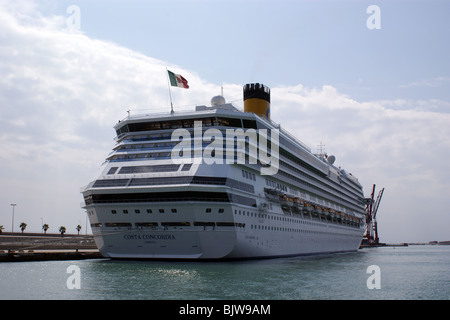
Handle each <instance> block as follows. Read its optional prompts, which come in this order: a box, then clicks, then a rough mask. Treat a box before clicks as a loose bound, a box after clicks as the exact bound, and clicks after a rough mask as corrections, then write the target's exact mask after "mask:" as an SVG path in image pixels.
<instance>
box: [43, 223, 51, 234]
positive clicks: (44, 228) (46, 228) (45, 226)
mask: <svg viewBox="0 0 450 320" xmlns="http://www.w3.org/2000/svg"><path fill="white" fill-rule="evenodd" d="M48 228H50V227H49V225H48V224H44V225H43V226H42V230H44V233H45V234H47V230H48Z"/></svg>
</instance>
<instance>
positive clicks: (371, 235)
mask: <svg viewBox="0 0 450 320" xmlns="http://www.w3.org/2000/svg"><path fill="white" fill-rule="evenodd" d="M383 193H384V188H382V189H381V190H380V192H379V193H378V196H377V198H376V200H375V201H374V196H375V184H374V185H373V189H372V194H371V196H370V198H368V199H365V200H366V212H367V213H366V232H365V235H364V238H363V242H365V243H366V244H367V245H377V244H378V243H379V242H380V239H379V237H378V227H377V219H376V216H377V212H378V208H379V206H380V202H381V198H382V197H383Z"/></svg>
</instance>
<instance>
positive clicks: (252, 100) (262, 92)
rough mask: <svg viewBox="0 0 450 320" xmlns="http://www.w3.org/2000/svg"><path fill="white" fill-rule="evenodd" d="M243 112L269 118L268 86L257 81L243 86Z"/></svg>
mask: <svg viewBox="0 0 450 320" xmlns="http://www.w3.org/2000/svg"><path fill="white" fill-rule="evenodd" d="M244 112H253V113H255V114H257V115H258V116H262V117H266V118H267V119H270V88H269V87H267V86H265V85H263V84H259V83H251V84H246V85H245V86H244Z"/></svg>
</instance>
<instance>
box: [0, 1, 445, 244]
mask: <svg viewBox="0 0 450 320" xmlns="http://www.w3.org/2000/svg"><path fill="white" fill-rule="evenodd" d="M20 3H22V2H20ZM166 67H168V68H169V69H171V70H172V71H175V72H176V73H180V74H182V75H183V76H184V77H185V78H186V79H188V81H189V85H190V89H189V90H183V89H173V90H172V96H173V101H174V105H175V110H176V111H181V110H186V109H189V110H193V108H194V106H195V105H199V104H208V103H209V99H210V98H211V97H212V96H214V95H217V94H219V93H220V85H218V84H213V83H209V82H208V81H206V80H204V79H202V78H201V77H200V76H199V75H198V74H196V73H195V72H193V71H190V70H186V69H184V68H182V67H180V66H177V65H174V64H173V63H170V62H167V61H161V60H157V59H153V58H151V57H148V56H145V55H143V54H141V53H138V52H135V51H132V50H129V49H127V48H124V47H121V46H119V45H116V44H114V43H111V42H107V41H102V40H96V39H92V38H90V37H88V36H87V35H84V34H83V33H81V32H79V33H73V32H70V30H68V29H67V26H66V21H65V18H63V17H60V16H50V17H43V16H42V15H41V14H40V13H39V7H38V6H37V5H35V4H33V3H27V5H26V7H23V6H22V5H19V4H17V2H16V1H4V2H3V1H2V3H1V4H0V74H2V77H0V108H1V113H0V127H1V131H0V144H1V146H2V153H0V183H1V185H2V190H3V192H2V194H1V195H0V200H1V203H2V206H3V208H4V210H3V211H2V213H1V215H0V225H1V224H3V225H4V226H5V227H8V226H9V221H10V215H9V213H8V210H7V209H6V208H9V204H10V203H13V202H16V203H18V206H17V207H16V221H18V223H20V222H21V221H25V222H27V223H28V225H29V228H30V229H33V228H34V231H38V230H39V229H40V222H41V220H40V218H41V217H43V219H44V222H46V223H49V224H50V226H51V228H52V229H51V230H53V232H56V231H57V229H58V228H59V226H61V225H65V226H66V227H67V229H68V230H69V232H75V231H74V228H75V226H76V225H77V224H78V223H82V224H83V226H84V222H85V221H84V219H85V214H84V211H83V210H82V209H81V208H80V202H82V196H81V194H80V193H79V189H80V187H82V186H83V185H85V184H87V183H88V182H89V181H91V179H92V178H93V177H94V175H95V173H96V170H97V169H98V167H99V166H100V164H101V163H102V162H103V161H104V159H105V157H106V156H107V154H108V153H109V152H110V151H111V149H112V147H113V144H114V141H113V137H114V134H115V132H114V131H113V128H112V126H113V125H114V124H115V123H116V122H117V121H118V120H120V119H121V118H124V117H125V116H126V115H127V114H126V111H127V110H131V112H132V113H133V112H168V111H169V110H170V102H169V95H168V87H167V78H166ZM222 86H223V87H224V95H225V97H226V98H227V100H228V101H232V102H234V103H235V104H236V105H237V106H238V107H240V108H242V84H230V83H228V84H222ZM448 107H449V103H448V102H445V101H439V100H429V101H425V100H421V101H415V100H404V99H397V100H383V101H369V102H359V101H356V100H355V99H352V98H351V97H350V96H347V95H345V94H342V93H340V92H339V91H338V90H337V89H336V88H334V87H333V86H329V85H324V86H323V87H321V88H308V87H305V86H303V85H301V84H298V85H296V86H289V87H287V86H274V87H273V88H272V107H271V113H272V119H273V120H274V121H276V122H278V123H281V126H282V127H283V128H285V129H287V130H288V131H290V132H292V133H293V134H294V135H295V136H296V137H298V138H299V139H300V140H302V141H303V142H305V143H306V144H307V145H309V146H310V147H311V149H312V151H315V149H316V146H317V145H318V144H319V143H320V142H323V143H324V144H325V145H326V147H325V148H326V150H327V152H328V153H329V154H334V155H335V156H336V157H337V161H336V165H337V166H342V167H343V168H345V169H348V170H349V171H350V172H352V173H353V174H354V175H356V176H357V177H358V178H359V180H360V182H361V183H362V184H363V185H364V187H365V191H366V195H369V193H370V191H371V186H372V184H373V183H376V184H377V185H378V187H379V188H381V187H386V192H385V196H384V200H383V202H382V204H381V206H380V216H379V219H380V221H382V222H383V223H384V225H385V226H386V227H385V229H384V230H386V233H384V234H383V231H382V230H383V229H381V230H380V232H381V233H382V234H383V235H384V236H385V239H382V240H384V241H428V240H434V238H433V236H434V235H435V231H436V230H438V231H439V232H440V233H439V236H440V238H439V239H437V240H449V239H446V238H445V236H446V235H448V233H446V232H447V231H446V230H443V228H442V227H440V226H441V225H446V226H448V225H449V224H450V220H449V218H448V217H447V216H445V213H446V212H447V208H448V207H449V205H450V203H449V201H450V200H449V197H448V195H447V194H446V192H448V190H450V182H449V181H450V176H449V170H448V169H447V168H446V159H447V158H448V157H449V150H450V139H449V137H450V129H449V128H450V114H449V113H448V109H449V108H448ZM410 217H415V218H414V219H410ZM419 217H420V218H419ZM421 218H423V220H424V221H427V224H430V225H427V224H421V223H419V224H417V221H421ZM410 221H414V223H410ZM431 221H436V222H433V223H434V224H432V222H431ZM380 224H381V223H380ZM424 225H425V226H426V227H423V226H424ZM381 226H383V224H381ZM51 230H50V231H51ZM386 238H387V239H386Z"/></svg>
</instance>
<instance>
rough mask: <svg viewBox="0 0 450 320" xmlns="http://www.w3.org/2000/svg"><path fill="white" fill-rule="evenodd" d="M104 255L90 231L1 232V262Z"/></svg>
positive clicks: (81, 258) (88, 257)
mask: <svg viewBox="0 0 450 320" xmlns="http://www.w3.org/2000/svg"><path fill="white" fill-rule="evenodd" d="M101 258H103V257H102V255H101V254H100V252H99V251H98V249H97V247H96V245H95V242H94V239H93V237H92V236H91V235H64V236H61V235H60V234H40V233H29V234H22V233H14V234H12V233H1V234H0V262H20V261H49V260H84V259H101Z"/></svg>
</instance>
